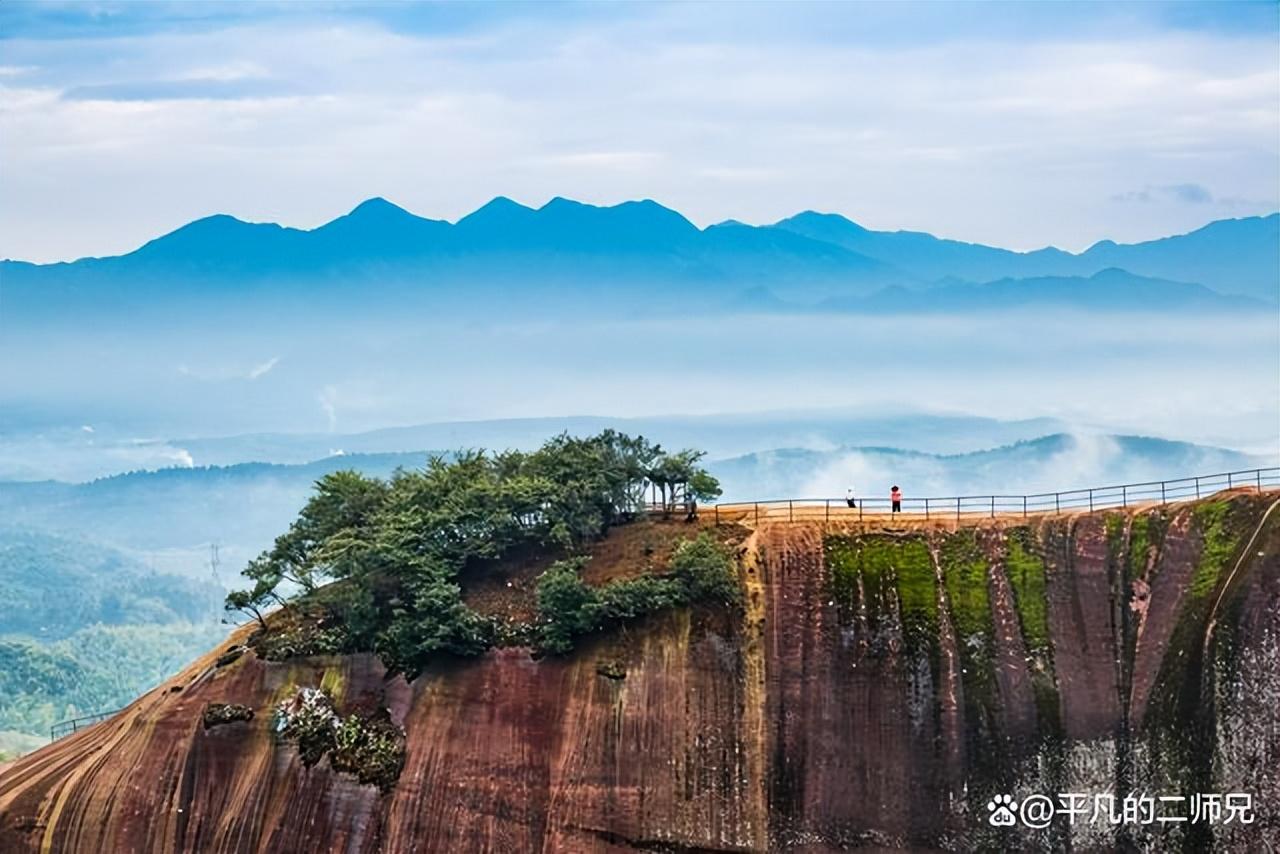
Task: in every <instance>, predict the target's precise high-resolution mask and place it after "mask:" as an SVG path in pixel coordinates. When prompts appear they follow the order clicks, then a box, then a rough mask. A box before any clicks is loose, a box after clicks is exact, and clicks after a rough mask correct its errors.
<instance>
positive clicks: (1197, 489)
mask: <svg viewBox="0 0 1280 854" xmlns="http://www.w3.org/2000/svg"><path fill="white" fill-rule="evenodd" d="M1199 497H1200V478H1196V498H1199Z"/></svg>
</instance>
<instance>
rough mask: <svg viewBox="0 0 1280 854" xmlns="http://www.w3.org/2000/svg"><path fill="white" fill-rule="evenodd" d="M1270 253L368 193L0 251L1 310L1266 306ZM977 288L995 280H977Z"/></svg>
mask: <svg viewBox="0 0 1280 854" xmlns="http://www.w3.org/2000/svg"><path fill="white" fill-rule="evenodd" d="M1277 258H1280V214H1272V215H1270V216H1266V217H1249V218H1245V219H1234V220H1221V221H1218V222H1213V223H1210V224H1209V225H1207V226H1205V227H1203V228H1201V229H1199V230H1197V231H1194V232H1191V233H1190V234H1184V235H1177V236H1172V237H1167V238H1163V239H1160V240H1153V241H1147V242H1143V243H1136V244H1129V245H1121V244H1116V243H1113V242H1110V241H1102V242H1100V243H1098V244H1095V245H1094V246H1092V247H1090V248H1089V249H1088V250H1087V251H1085V252H1082V253H1079V254H1073V253H1070V252H1065V251H1062V250H1059V249H1053V248H1047V249H1041V250H1037V251H1034V252H1025V253H1023V252H1013V251H1010V250H1006V249H1000V248H996V247H990V246H983V245H979V244H970V243H962V242H959V241H954V240H946V239H941V238H938V237H935V236H933V235H930V234H927V233H923V232H907V231H896V232H884V231H873V230H870V229H866V228H863V227H862V226H860V225H858V224H856V223H854V222H852V221H850V220H848V219H846V218H845V217H842V216H840V215H837V214H822V213H814V212H811V211H809V212H805V213H801V214H798V215H796V216H793V217H790V218H788V219H784V220H782V221H780V222H777V223H774V224H772V225H764V226H751V225H744V224H742V223H739V222H734V221H730V222H725V223H721V224H718V225H713V226H709V227H707V228H701V229H700V228H698V227H696V226H695V225H694V224H693V223H691V222H690V221H689V220H688V219H686V218H685V217H684V216H682V215H681V214H679V213H678V212H676V211H673V210H671V209H669V208H665V207H663V206H662V205H659V204H657V203H656V202H653V201H650V200H644V201H634V202H625V203H623V204H619V205H615V206H612V207H596V206H593V205H587V204H582V203H579V202H575V201H571V200H568V199H564V198H555V199H552V200H551V201H550V202H548V203H547V204H545V205H543V206H542V207H540V208H536V209H535V208H530V207H526V206H524V205H521V204H518V203H517V202H514V201H512V200H510V199H507V198H503V197H499V198H496V199H494V200H493V201H491V202H489V203H488V204H486V205H484V206H483V207H481V208H480V209H478V210H476V211H474V212H473V213H471V214H468V215H467V216H464V217H462V218H461V219H459V220H458V221H457V222H455V223H450V222H446V221H443V220H433V219H427V218H424V217H419V216H416V215H414V214H412V213H409V212H408V211H406V210H404V209H403V208H400V207H398V206H396V205H394V204H392V203H391V202H388V201H386V200H385V199H381V198H374V199H369V200H368V201H365V202H362V203H361V204H360V205H358V206H357V207H356V208H355V209H354V210H352V211H351V212H350V213H348V214H346V215H344V216H340V217H338V218H337V219H335V220H333V221H331V222H329V223H326V224H324V225H322V226H319V227H318V228H315V229H311V230H301V229H295V228H289V227H284V226H281V225H277V224H274V223H249V222H244V221H241V220H239V219H236V218H234V217H231V216H227V215H216V216H210V217H206V218H204V219H199V220H196V221H194V222H191V223H188V224H187V225H184V226H182V227H181V228H178V229H177V230H175V231H173V232H170V233H169V234H166V235H164V236H162V237H158V238H156V239H155V240H152V241H150V242H148V243H146V244H145V245H143V246H141V247H140V248H138V249H137V250H135V251H133V252H130V253H127V254H125V255H120V256H114V257H106V258H84V259H80V260H78V261H74V262H68V263H57V264H43V265H37V264H30V263H26V262H21V261H3V262H0V284H2V285H3V288H4V297H5V299H6V302H7V305H8V307H9V309H10V310H16V311H19V312H34V313H36V314H42V313H48V312H50V311H55V310H58V309H61V308H65V307H66V305H68V304H69V303H73V304H76V305H83V306H86V307H88V306H92V307H95V308H105V309H109V308H112V307H119V308H123V309H129V308H137V307H140V306H154V305H156V303H157V301H158V302H159V303H161V304H166V303H172V302H174V301H178V300H181V299H184V298H197V299H201V300H204V301H206V302H207V303H209V304H217V303H220V302H222V303H225V302H229V301H237V300H251V301H264V300H265V301H267V302H270V301H272V300H277V299H283V300H294V301H299V300H302V301H317V300H319V301H323V300H326V299H337V300H339V301H345V302H346V303H348V304H358V305H362V306H373V305H375V304H378V303H379V302H380V301H384V300H385V301H386V302H387V303H388V304H391V305H404V304H405V303H404V301H405V300H406V299H424V298H425V299H426V300H427V301H428V302H430V303H431V304H435V305H438V306H442V307H449V306H453V305H457V304H466V303H474V302H476V301H478V300H482V299H483V298H484V297H486V296H501V297H503V298H504V299H509V300H513V301H515V302H516V303H523V304H535V305H536V304H537V303H538V302H539V301H540V300H544V299H549V300H552V301H555V300H557V299H558V298H560V297H563V296H567V297H568V298H569V299H570V300H574V301H576V302H577V303H579V304H583V303H585V304H590V303H592V302H593V301H594V302H597V303H598V304H599V306H600V308H602V309H604V310H608V309H609V308H611V307H613V306H615V304H622V303H627V302H630V303H643V302H644V301H645V300H649V301H653V302H663V300H664V298H666V299H671V300H676V301H677V303H676V304H678V305H680V306H682V307H684V308H689V309H697V308H705V309H714V310H723V309H724V308H725V307H726V306H732V305H734V304H735V302H741V301H742V300H744V299H745V300H746V301H747V302H748V303H750V302H751V301H752V299H753V296H752V295H753V294H754V299H755V302H756V307H759V306H760V305H761V301H760V293H759V289H760V288H767V289H768V293H769V295H770V298H773V297H776V298H777V299H779V300H782V301H785V302H788V303H801V304H806V305H808V306H810V307H817V308H819V309H820V310H848V311H868V312H875V311H908V312H909V311H916V310H919V308H920V307H921V306H929V305H945V306H947V307H948V308H949V309H953V308H964V307H984V306H985V305H987V304H989V303H1001V302H1004V301H1006V300H1012V301H1014V302H1022V303H1030V304H1039V303H1049V304H1059V303H1062V302H1064V301H1065V302H1068V303H1073V304H1077V305H1080V306H1082V307H1086V308H1108V307H1132V306H1135V305H1136V306H1138V307H1146V306H1150V305H1151V304H1152V303H1156V304H1159V303H1160V302H1161V301H1162V300H1164V299H1165V298H1168V300H1169V301H1170V304H1171V306H1172V305H1174V304H1176V306H1182V307H1191V306H1194V307H1205V306H1214V307H1221V308H1224V309H1230V308H1239V307H1241V306H1244V307H1249V306H1250V305H1253V306H1254V307H1256V303H1242V302H1241V301H1240V300H1239V299H1227V300H1223V299H1220V296H1223V295H1227V296H1231V297H1247V298H1252V299H1253V300H1262V301H1265V302H1268V303H1274V302H1275V301H1276V300H1277V294H1278V293H1280V265H1278V264H1277ZM981 283H994V284H991V285H986V286H984V287H982V288H975V287H974V286H975V285H977V284H981ZM1187 285H1200V286H1202V287H1201V288H1196V289H1189V288H1187V287H1186V286H1187ZM1179 286H1181V287H1179ZM890 288H891V289H892V290H888V291H887V292H886V289H890ZM904 292H905V293H907V294H909V296H907V297H904V296H903V293H904ZM1135 294H1140V296H1135ZM1113 304H1114V305H1113Z"/></svg>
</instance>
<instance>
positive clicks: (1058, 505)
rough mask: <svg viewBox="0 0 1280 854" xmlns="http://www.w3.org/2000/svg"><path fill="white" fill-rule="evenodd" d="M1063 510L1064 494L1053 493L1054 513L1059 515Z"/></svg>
mask: <svg viewBox="0 0 1280 854" xmlns="http://www.w3.org/2000/svg"><path fill="white" fill-rule="evenodd" d="M1061 512H1062V494H1061V493H1059V492H1055V493H1054V494H1053V515H1055V516H1057V515H1058V514H1059V513H1061Z"/></svg>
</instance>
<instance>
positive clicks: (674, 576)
mask: <svg viewBox="0 0 1280 854" xmlns="http://www.w3.org/2000/svg"><path fill="white" fill-rule="evenodd" d="M584 564H585V561H583V560H581V559H575V560H564V561H558V562H557V563H555V564H553V565H552V566H551V567H550V568H549V569H547V571H546V572H544V573H543V574H542V576H541V577H540V578H539V579H538V631H537V639H538V647H539V648H540V649H541V650H542V651H544V652H549V653H554V654H563V653H566V652H569V651H570V650H572V649H573V640H574V638H575V637H578V636H580V635H585V634H590V633H591V632H595V631H598V630H600V629H601V628H603V627H605V626H607V625H609V624H611V623H617V622H622V621H626V620H631V619H634V618H636V617H640V616H643V615H645V614H649V613H652V612H654V611H660V610H663V609H666V608H673V607H678V606H680V605H687V604H690V603H692V602H716V603H721V604H733V603H736V602H737V601H738V596H739V594H738V584H737V579H736V578H735V576H734V563H733V558H732V557H731V556H730V555H729V554H728V553H727V552H726V550H725V549H724V547H723V546H721V545H720V544H719V543H718V542H716V540H715V539H714V538H713V537H712V536H711V535H710V534H707V533H705V532H704V533H702V534H700V535H699V536H698V537H696V538H694V539H691V540H686V541H684V542H683V543H681V544H680V545H679V546H678V547H677V548H676V551H675V554H674V555H673V556H672V560H671V570H672V571H671V573H670V574H669V575H665V576H652V575H646V576H641V577H639V578H631V579H627V580H625V581H613V582H610V583H609V584H606V585H604V586H602V587H599V588H595V587H590V586H588V585H587V584H586V583H585V582H583V580H582V578H581V576H580V575H579V572H580V570H581V569H582V567H583V566H584Z"/></svg>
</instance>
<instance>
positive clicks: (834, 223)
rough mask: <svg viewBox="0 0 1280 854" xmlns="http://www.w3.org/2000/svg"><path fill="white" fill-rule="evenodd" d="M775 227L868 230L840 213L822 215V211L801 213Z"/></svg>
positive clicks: (778, 223) (782, 220) (781, 220)
mask: <svg viewBox="0 0 1280 854" xmlns="http://www.w3.org/2000/svg"><path fill="white" fill-rule="evenodd" d="M774 226H775V227H778V226H781V227H783V228H786V227H787V226H811V227H812V226H819V227H822V228H826V229H843V230H845V231H858V232H865V231H866V230H867V229H865V228H863V227H862V226H861V225H858V224H857V223H856V222H854V221H853V220H851V219H849V218H848V217H847V216H844V215H843V214H838V213H822V212H820V211H812V210H810V211H801V212H800V213H798V214H796V215H795V216H789V217H787V218H786V219H780V220H778V221H777V222H775V223H774Z"/></svg>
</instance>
